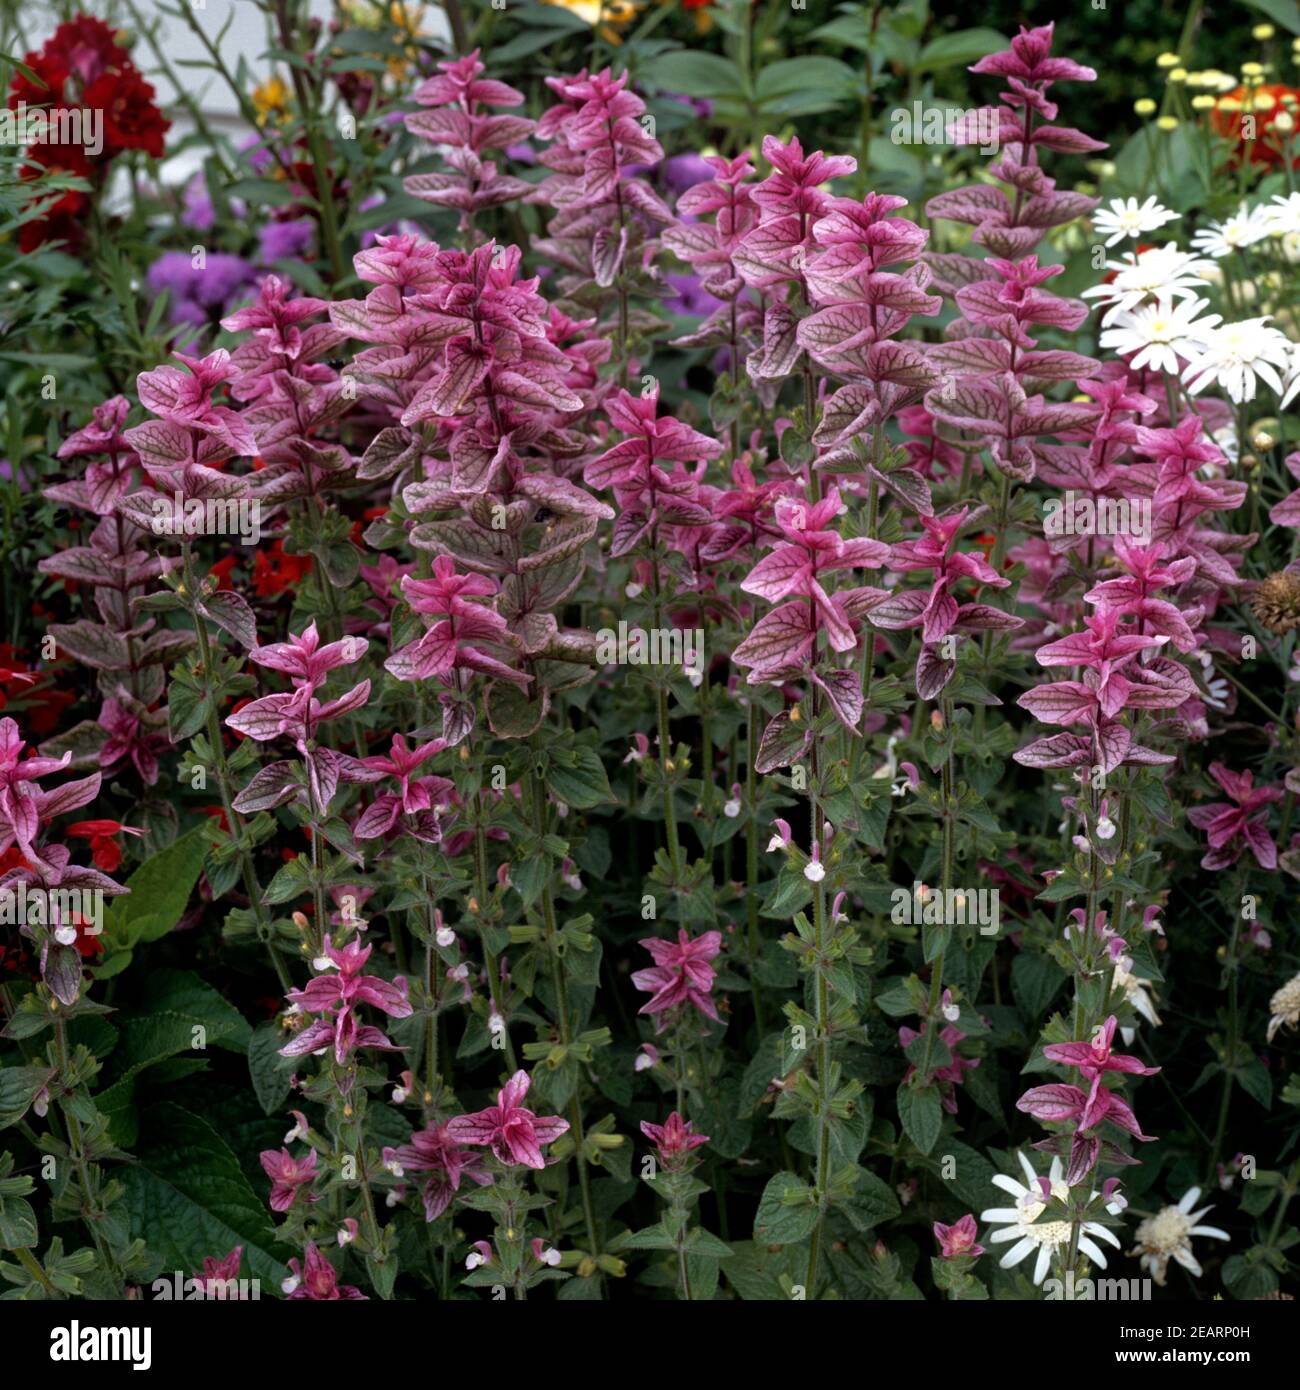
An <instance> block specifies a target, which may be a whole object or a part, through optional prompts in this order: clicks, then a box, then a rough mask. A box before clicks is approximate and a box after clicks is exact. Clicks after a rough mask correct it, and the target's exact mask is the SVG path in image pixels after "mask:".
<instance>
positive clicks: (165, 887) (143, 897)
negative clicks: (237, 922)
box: [104, 825, 209, 947]
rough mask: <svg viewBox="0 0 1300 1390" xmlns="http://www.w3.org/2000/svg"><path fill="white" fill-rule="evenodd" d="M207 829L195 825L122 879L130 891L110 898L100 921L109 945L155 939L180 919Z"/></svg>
mask: <svg viewBox="0 0 1300 1390" xmlns="http://www.w3.org/2000/svg"><path fill="white" fill-rule="evenodd" d="M208 838H209V830H208V827H207V826H206V825H196V826H195V827H194V829H193V830H190V831H188V832H186V834H184V835H182V836H181V837H180V839H178V840H175V841H173V843H172V844H170V845H168V846H167V848H166V849H164V850H160V851H159V852H158V853H157V854H155V855H154V856H153V857H152V858H150V859H146V860H145V862H144V863H143V864H141V865H140V867H139V868H138V869H137V870H136V871H135V872H134V873H133V874H132V875H131V877H130V878H128V879H127V881H126V886H127V887H128V888H129V889H130V890H131V891H130V893H129V894H123V895H122V896H121V897H120V898H114V899H113V905H112V906H111V907H110V908H109V910H108V913H107V914H106V917H105V921H104V935H105V939H106V941H107V942H108V944H109V945H111V946H118V947H121V946H135V945H136V943H137V942H140V941H157V940H159V939H160V938H161V937H164V936H166V935H167V933H168V932H170V931H171V930H172V928H173V927H175V925H176V923H177V922H179V921H180V919H181V915H182V913H184V911H185V907H186V904H187V903H188V902H189V900H190V894H191V893H192V892H193V891H194V885H195V884H196V883H197V882H198V881H199V874H200V873H201V872H202V869H203V858H204V856H205V855H206V854H207V852H208Z"/></svg>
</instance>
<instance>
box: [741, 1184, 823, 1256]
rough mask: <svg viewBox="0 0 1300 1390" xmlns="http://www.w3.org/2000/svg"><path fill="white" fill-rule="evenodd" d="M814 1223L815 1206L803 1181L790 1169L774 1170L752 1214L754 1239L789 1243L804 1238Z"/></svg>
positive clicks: (769, 1242)
mask: <svg viewBox="0 0 1300 1390" xmlns="http://www.w3.org/2000/svg"><path fill="white" fill-rule="evenodd" d="M787 1199H788V1200H787ZM800 1199H802V1200H800ZM816 1224H817V1208H816V1206H815V1205H814V1204H813V1201H812V1188H810V1187H809V1186H808V1184H807V1183H805V1182H803V1181H802V1180H801V1179H799V1178H798V1177H796V1176H795V1174H794V1173H777V1174H776V1175H775V1176H774V1177H773V1178H771V1179H770V1180H769V1181H768V1184H767V1186H766V1187H765V1188H764V1189H763V1196H762V1198H761V1199H760V1201H759V1204H758V1214H757V1215H756V1216H755V1217H754V1239H755V1240H757V1241H762V1242H765V1243H766V1244H768V1245H793V1244H795V1242H796V1241H800V1240H805V1239H807V1237H808V1236H810V1235H811V1234H812V1230H813V1227H814V1226H815V1225H816Z"/></svg>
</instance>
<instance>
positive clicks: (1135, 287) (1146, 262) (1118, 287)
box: [1083, 241, 1214, 326]
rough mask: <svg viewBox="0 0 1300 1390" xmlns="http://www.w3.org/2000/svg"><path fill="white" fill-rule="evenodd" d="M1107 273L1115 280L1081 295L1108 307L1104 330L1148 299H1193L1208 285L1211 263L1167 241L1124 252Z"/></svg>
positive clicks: (1108, 267)
mask: <svg viewBox="0 0 1300 1390" xmlns="http://www.w3.org/2000/svg"><path fill="white" fill-rule="evenodd" d="M1106 269H1107V270H1111V271H1114V272H1115V278H1114V279H1113V280H1111V281H1110V283H1109V284H1103V285H1093V286H1092V288H1091V289H1086V290H1084V292H1083V298H1084V299H1099V300H1100V301H1101V302H1102V303H1103V304H1104V305H1106V306H1107V308H1106V314H1105V317H1104V318H1103V319H1102V325H1103V326H1105V325H1106V324H1108V323H1113V322H1114V321H1115V319H1116V317H1117V316H1118V315H1119V314H1123V313H1128V312H1131V311H1132V310H1134V309H1136V308H1137V306H1138V305H1139V304H1141V303H1143V302H1144V301H1145V300H1147V299H1195V298H1196V291H1197V290H1198V289H1199V288H1200V286H1202V285H1204V284H1206V283H1208V282H1207V281H1206V279H1205V274H1206V272H1207V271H1211V270H1213V269H1214V263H1213V262H1212V261H1206V260H1202V259H1201V258H1200V257H1199V256H1195V255H1193V254H1192V253H1190V252H1188V251H1180V250H1179V249H1178V246H1177V244H1176V243H1175V242H1172V241H1170V242H1166V243H1165V245H1164V246H1153V247H1152V248H1151V250H1150V251H1140V252H1137V253H1134V252H1132V251H1126V252H1125V253H1124V255H1123V257H1122V258H1121V259H1120V260H1118V261H1107V262H1106Z"/></svg>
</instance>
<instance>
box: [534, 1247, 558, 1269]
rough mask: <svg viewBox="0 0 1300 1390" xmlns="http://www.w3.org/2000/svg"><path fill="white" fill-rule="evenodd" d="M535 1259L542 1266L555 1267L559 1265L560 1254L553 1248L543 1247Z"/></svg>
mask: <svg viewBox="0 0 1300 1390" xmlns="http://www.w3.org/2000/svg"><path fill="white" fill-rule="evenodd" d="M537 1258H538V1259H539V1260H540V1261H541V1262H542V1263H543V1264H544V1265H557V1264H559V1263H560V1258H561V1257H560V1252H559V1251H558V1250H556V1249H554V1248H551V1247H547V1246H543V1247H542V1249H541V1250H540V1251H539V1252H538V1255H537Z"/></svg>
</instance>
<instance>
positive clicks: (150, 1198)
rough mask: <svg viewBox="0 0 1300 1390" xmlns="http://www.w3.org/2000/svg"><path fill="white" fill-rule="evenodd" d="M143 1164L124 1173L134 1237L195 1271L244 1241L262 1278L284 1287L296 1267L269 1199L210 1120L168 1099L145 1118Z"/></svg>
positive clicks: (167, 1263) (168, 1264)
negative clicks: (289, 1261)
mask: <svg viewBox="0 0 1300 1390" xmlns="http://www.w3.org/2000/svg"><path fill="white" fill-rule="evenodd" d="M145 1119H146V1123H147V1127H148V1128H147V1133H146V1137H145V1141H144V1144H143V1146H142V1148H141V1151H140V1153H139V1155H138V1161H137V1162H136V1163H134V1164H132V1165H131V1166H130V1167H127V1168H124V1169H122V1171H121V1181H122V1183H123V1185H124V1186H125V1188H126V1197H125V1201H126V1206H127V1211H128V1214H129V1217H130V1222H131V1234H132V1236H134V1237H139V1238H140V1239H142V1240H144V1241H145V1243H146V1244H147V1245H148V1246H149V1248H150V1250H152V1251H153V1252H155V1254H157V1255H161V1256H162V1260H163V1268H164V1269H179V1270H182V1271H184V1272H185V1273H186V1275H188V1274H189V1273H190V1272H191V1271H193V1270H196V1269H201V1268H202V1267H203V1258H204V1256H205V1255H213V1254H216V1255H224V1254H225V1253H226V1252H227V1251H228V1250H230V1249H231V1248H232V1247H234V1246H236V1245H242V1246H243V1247H244V1259H245V1260H246V1261H247V1264H248V1268H249V1270H250V1272H251V1274H252V1276H253V1277H254V1278H257V1279H260V1280H261V1281H262V1283H263V1284H264V1285H266V1286H268V1287H271V1288H275V1287H278V1286H279V1284H280V1282H281V1281H282V1280H283V1279H284V1278H285V1277H286V1276H287V1274H288V1270H287V1269H286V1268H285V1266H284V1265H283V1264H282V1263H281V1261H280V1258H279V1252H278V1250H277V1243H276V1238H275V1232H274V1231H273V1230H272V1228H271V1225H270V1222H269V1221H268V1219H267V1216H266V1208H265V1206H264V1205H263V1203H262V1200H261V1198H259V1197H258V1195H257V1194H256V1193H255V1192H254V1191H253V1188H252V1185H251V1184H250V1183H249V1181H248V1179H247V1178H246V1177H245V1176H244V1173H243V1171H242V1170H241V1168H240V1165H239V1160H238V1159H237V1158H236V1157H235V1155H234V1153H233V1152H232V1151H231V1149H230V1147H229V1146H228V1145H227V1143H226V1141H225V1140H224V1139H223V1138H222V1137H221V1135H220V1134H219V1133H218V1132H217V1131H216V1130H215V1129H213V1128H212V1126H211V1125H210V1124H208V1123H207V1121H205V1120H201V1119H200V1118H199V1117H198V1116H197V1115H192V1114H191V1113H190V1112H189V1111H188V1110H183V1109H182V1108H181V1107H180V1106H179V1105H172V1104H170V1103H169V1102H163V1103H162V1104H161V1105H157V1106H154V1107H152V1108H151V1109H150V1110H149V1111H147V1112H146V1115H145Z"/></svg>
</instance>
